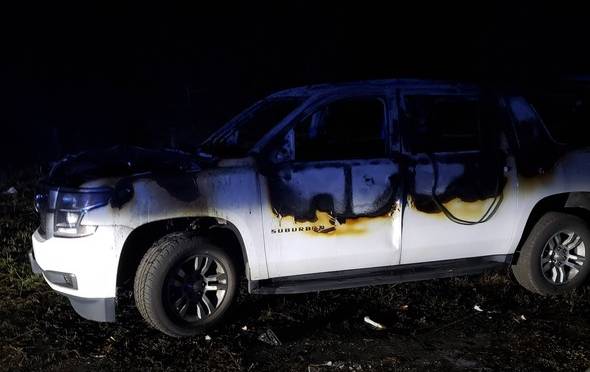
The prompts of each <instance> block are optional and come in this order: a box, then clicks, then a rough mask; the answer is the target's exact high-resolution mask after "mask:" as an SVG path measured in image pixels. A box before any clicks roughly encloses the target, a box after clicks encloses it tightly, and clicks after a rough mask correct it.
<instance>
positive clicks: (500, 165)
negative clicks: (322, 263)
mask: <svg viewBox="0 0 590 372" xmlns="http://www.w3.org/2000/svg"><path fill="white" fill-rule="evenodd" d="M402 97H403V98H402V99H401V100H400V102H401V103H402V107H401V111H402V115H401V117H402V123H403V127H404V128H403V130H404V132H405V133H406V136H405V138H404V143H405V144H406V147H407V149H408V154H407V155H408V157H409V158H410V159H411V160H410V163H411V164H412V165H413V166H412V167H411V169H410V172H409V185H408V193H407V198H408V207H407V208H406V209H405V210H404V233H403V237H402V246H403V252H402V259H401V263H402V264H409V263H418V262H429V261H438V260H444V259H455V258H467V257H477V256H486V255H493V254H508V253H511V247H510V241H511V238H512V235H513V233H514V231H515V229H514V227H515V218H516V215H517V213H516V208H517V192H516V191H517V185H518V182H517V178H516V173H515V164H514V158H513V157H512V156H510V155H508V154H510V149H509V148H508V146H507V138H506V135H505V132H504V131H503V128H506V123H504V122H503V121H502V117H503V116H502V115H499V113H500V112H499V110H500V109H499V105H498V101H497V100H495V99H493V97H492V98H490V97H487V96H486V97H480V95H479V94H478V92H474V91H470V92H461V91H459V90H448V91H446V90H440V91H426V90H416V91H409V92H407V93H406V94H402Z"/></svg>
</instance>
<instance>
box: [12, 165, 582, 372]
mask: <svg viewBox="0 0 590 372" xmlns="http://www.w3.org/2000/svg"><path fill="white" fill-rule="evenodd" d="M36 179H37V174H36V172H35V171H31V170H25V171H20V172H18V174H16V175H14V174H13V175H11V176H5V177H4V179H2V180H1V182H0V190H1V191H5V190H7V189H8V188H9V187H10V186H13V187H15V188H16V189H17V193H16V194H12V195H5V194H3V195H0V250H1V254H0V369H2V370H31V369H34V370H38V369H44V370H80V369H82V370H86V369H92V370H95V369H98V370H113V369H115V370H120V369H132V370H137V369H189V370H205V371H207V370H221V371H231V370H246V371H290V370H293V371H351V370H353V371H360V370H363V371H365V370H391V369H401V370H423V369H443V368H444V369H446V370H462V369H474V370H499V369H500V370H514V369H516V370H561V369H563V370H585V369H586V368H588V367H589V366H590V321H589V315H590V296H589V290H588V287H585V288H583V289H581V290H578V291H577V292H575V293H572V294H571V295H567V296H564V297H557V298H548V297H541V296H538V295H534V294H531V293H529V292H527V291H525V290H524V289H522V288H520V287H519V286H518V285H517V284H515V283H514V282H513V280H512V279H511V278H510V277H509V275H508V273H507V272H491V273H486V274H484V275H482V276H474V277H457V278H452V279H440V280H431V281H424V282H415V283H405V284H398V285H388V286H377V287H370V288H361V289H352V290H341V291H328V292H322V293H313V294H303V295H288V296H253V295H245V294H242V295H240V297H239V299H238V301H237V304H236V306H235V307H234V312H233V314H232V316H231V317H230V318H229V319H228V320H227V321H226V322H225V323H224V324H223V325H221V326H219V327H217V328H216V329H211V330H208V331H206V332H203V333H202V334H199V335H197V336H195V337H191V338H184V339H175V338H171V337H168V336H165V335H163V334H160V333H159V332H157V331H155V330H153V329H151V328H149V327H148V326H147V325H146V324H145V323H144V322H143V320H142V319H141V317H140V315H139V313H138V311H137V310H136V309H135V306H134V305H133V299H132V296H131V293H128V292H127V293H125V292H123V293H122V295H121V299H120V301H119V304H118V313H117V320H118V322H117V323H114V324H105V323H95V322H91V321H87V320H84V319H82V318H81V317H79V316H78V315H77V314H75V313H74V311H73V310H72V309H71V307H70V306H69V302H68V301H67V299H66V298H65V297H62V296H60V295H58V294H56V293H54V292H53V291H52V290H50V288H49V287H48V286H47V285H46V284H45V283H44V281H43V280H42V279H41V278H39V277H36V276H34V275H33V274H32V272H31V269H30V267H29V263H28V261H27V258H26V253H27V252H28V251H29V249H30V248H31V242H30V241H31V240H30V236H31V234H32V232H33V231H34V229H35V228H36V225H37V216H36V214H35V212H34V210H33V204H32V200H33V184H34V182H35V180H36ZM498 233H502V232H498ZM242 288H243V291H242V292H245V287H244V286H242ZM475 305H477V306H479V307H480V308H481V309H482V310H483V311H477V310H476V309H474V306H475ZM365 316H369V317H370V318H371V319H372V320H374V321H376V322H379V323H381V324H383V325H384V326H385V327H386V329H384V330H376V329H374V328H373V327H372V326H370V325H369V324H367V323H366V322H364V320H363V319H364V317H365ZM244 327H245V328H244ZM269 329H270V330H272V331H273V332H274V334H276V336H277V337H278V339H279V340H280V341H281V344H280V345H277V346H273V345H270V344H267V343H264V342H262V341H260V340H259V336H260V335H261V334H262V333H264V332H266V331H267V330H269Z"/></svg>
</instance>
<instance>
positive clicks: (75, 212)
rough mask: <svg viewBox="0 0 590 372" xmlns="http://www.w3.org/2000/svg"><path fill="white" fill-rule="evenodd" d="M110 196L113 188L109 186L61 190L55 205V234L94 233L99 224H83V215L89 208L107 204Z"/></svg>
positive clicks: (81, 234)
mask: <svg viewBox="0 0 590 372" xmlns="http://www.w3.org/2000/svg"><path fill="white" fill-rule="evenodd" d="M110 197H111V189H108V188H107V189H105V188H93V189H80V190H74V191H62V190H59V192H58V195H57V201H56V205H55V215H54V223H55V226H54V229H53V235H55V236H62V237H80V236H86V235H90V234H93V233H94V232H95V231H96V229H97V226H90V225H81V224H80V223H81V222H82V217H84V214H86V212H88V211H89V210H91V209H94V208H98V207H102V206H104V205H106V204H107V203H108V202H109V199H110Z"/></svg>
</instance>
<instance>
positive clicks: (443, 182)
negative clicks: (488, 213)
mask: <svg viewBox="0 0 590 372" xmlns="http://www.w3.org/2000/svg"><path fill="white" fill-rule="evenodd" d="M415 159H416V160H415V164H416V165H415V167H414V175H413V183H414V187H413V190H412V192H411V196H412V199H413V205H414V207H415V208H416V210H418V211H421V212H424V213H440V212H442V211H441V208H440V206H439V205H438V204H439V203H440V204H442V205H443V206H444V205H446V204H449V203H451V202H454V203H455V204H465V203H467V204H469V203H476V204H477V203H479V205H483V204H485V201H486V200H488V199H495V198H499V197H501V195H502V192H503V189H504V185H505V184H506V178H505V176H504V174H503V169H504V167H505V166H506V163H505V160H500V159H501V158H500V156H494V155H493V154H492V155H488V154H484V153H481V152H470V153H469V152H468V153H456V154H431V155H426V154H420V155H418V156H416V158H415ZM482 202H484V203H482ZM459 209H460V208H457V210H456V211H452V210H449V211H450V212H451V213H453V212H456V213H458V214H465V211H461V210H459ZM468 209H469V208H468ZM471 209H473V208H471ZM474 212H476V211H474ZM453 214H455V213H453ZM483 214H484V213H482V214H481V215H478V214H477V213H472V215H471V216H465V218H462V219H465V220H470V221H478V220H479V219H480V218H481V217H482V216H483Z"/></svg>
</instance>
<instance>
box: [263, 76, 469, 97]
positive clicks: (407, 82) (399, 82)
mask: <svg viewBox="0 0 590 372" xmlns="http://www.w3.org/2000/svg"><path fill="white" fill-rule="evenodd" d="M367 87H390V88H391V89H395V88H397V87H400V88H402V87H404V88H417V89H418V88H447V89H448V88H455V89H473V88H475V85H472V84H465V83H461V82H453V81H439V80H426V79H387V80H361V81H352V82H345V83H335V84H314V85H305V86H300V87H295V88H289V89H285V90H281V91H278V92H275V93H273V94H271V95H270V96H269V97H268V98H279V97H297V96H304V97H309V96H312V95H316V94H328V93H336V92H339V91H343V90H354V89H363V88H367Z"/></svg>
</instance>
